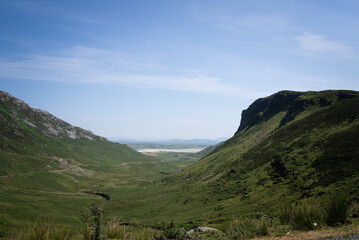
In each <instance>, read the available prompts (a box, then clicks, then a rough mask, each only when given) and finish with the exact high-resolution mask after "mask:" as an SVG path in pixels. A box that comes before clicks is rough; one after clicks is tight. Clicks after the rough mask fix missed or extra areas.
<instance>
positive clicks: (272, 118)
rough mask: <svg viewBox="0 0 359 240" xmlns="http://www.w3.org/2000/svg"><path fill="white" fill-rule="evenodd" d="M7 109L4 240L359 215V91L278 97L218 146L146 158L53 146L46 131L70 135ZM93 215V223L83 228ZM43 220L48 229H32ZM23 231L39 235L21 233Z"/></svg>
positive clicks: (1, 131) (93, 144)
mask: <svg viewBox="0 0 359 240" xmlns="http://www.w3.org/2000/svg"><path fill="white" fill-rule="evenodd" d="M14 101H15V100H13V99H12V101H2V102H1V106H0V113H1V115H0V118H1V128H0V136H1V141H0V148H1V150H0V163H1V165H2V168H1V170H0V184H1V194H0V210H1V214H0V233H2V234H3V235H7V236H11V234H12V230H13V229H17V228H18V227H23V229H25V230H24V231H23V232H20V233H19V235H17V236H22V237H23V239H31V238H25V236H30V235H33V234H35V233H34V231H35V230H31V229H43V230H36V231H40V232H41V231H42V232H43V233H44V234H45V235H46V234H47V233H46V232H47V231H48V230H46V229H50V228H54V229H55V228H56V229H57V230H56V231H52V232H54V233H51V234H55V233H56V232H57V233H58V234H59V235H61V236H62V237H63V238H60V239H91V236H92V237H93V236H95V235H96V236H99V237H103V238H106V237H107V238H110V239H148V238H150V239H155V238H157V239H160V236H165V235H166V236H167V238H172V239H181V238H183V237H185V235H184V232H185V231H188V230H189V229H195V228H196V227H198V226H212V227H215V228H218V229H219V230H220V231H219V232H212V233H193V235H191V236H193V237H194V236H196V237H197V239H242V238H252V237H255V236H264V235H268V234H270V235H273V234H274V235H276V234H279V235H281V234H286V233H287V232H290V231H293V230H305V231H306V230H316V229H319V228H323V227H338V226H341V225H345V224H349V223H350V221H354V222H355V221H357V220H355V218H357V217H358V216H359V210H358V209H359V207H358V206H359V204H358V200H359V187H358V186H359V148H358V146H359V141H358V136H359V93H358V92H354V91H322V92H305V93H302V92H290V91H282V92H279V93H277V94H274V95H272V96H269V97H266V98H262V99H259V100H257V101H255V102H254V103H253V104H252V105H250V106H249V108H248V109H247V110H245V111H243V113H242V120H241V124H240V127H239V128H238V131H237V132H236V134H235V135H234V136H233V137H232V138H231V139H229V140H227V141H226V142H224V143H222V144H219V145H217V146H216V147H211V148H208V149H205V150H203V152H202V153H201V152H200V153H198V154H194V155H191V154H189V155H187V154H179V153H175V154H173V153H163V154H159V155H157V156H154V157H151V156H145V155H142V154H139V153H137V152H135V151H134V150H132V149H130V148H128V147H127V146H124V145H121V144H116V143H111V142H109V141H107V140H105V139H103V138H100V137H98V136H95V135H93V134H91V133H89V132H86V131H85V130H82V129H80V128H76V129H75V130H76V131H75V132H76V134H77V136H78V138H77V139H72V138H71V137H69V136H72V135H67V133H66V131H63V132H61V131H60V133H59V134H58V135H57V136H54V135H53V134H51V131H52V130H51V128H49V126H48V125H46V123H48V122H50V123H52V126H59V129H67V130H69V131H70V130H71V131H73V129H72V128H70V127H69V126H68V125H66V123H64V122H61V121H58V120H56V119H54V118H50V119H49V120H46V119H44V117H43V116H42V115H41V114H40V115H38V114H37V113H36V112H33V111H32V110H31V109H30V108H26V107H22V105H20V106H19V105H18V104H15V103H13V102H14ZM24 119H25V120H24ZM45 120H46V121H45ZM26 122H30V123H31V124H28V123H26ZM31 125H34V126H35V127H33V126H31ZM49 129H50V130H51V131H50V130H49ZM49 131H50V132H49ZM86 136H87V137H86ZM89 137H91V138H92V139H89ZM202 157H203V158H202ZM200 158H202V159H200ZM198 159H200V160H199V161H197V160H198ZM87 193H92V194H87ZM96 194H97V195H99V196H96ZM106 196H107V197H109V198H108V199H107V198H106ZM9 199H11V202H10V201H9ZM109 199H110V201H107V200H109ZM93 204H95V205H93ZM90 206H97V207H98V209H101V214H100V215H101V217H99V218H97V217H98V216H99V215H96V214H97V213H96V212H95V213H91V214H89V215H87V216H90V217H89V218H88V221H87V222H86V221H84V222H81V221H80V218H79V215H80V214H81V212H83V211H84V209H89V208H90V209H91V207H90ZM102 210H103V213H102ZM50 216H53V220H51V221H53V222H54V224H53V225H51V224H48V223H46V222H45V223H44V224H39V223H40V222H36V220H37V219H38V218H39V217H40V218H43V217H45V218H49V217H50ZM96 219H97V220H96ZM173 219H174V220H173ZM349 220H350V221H349ZM51 221H50V222H51ZM28 222H30V223H34V222H36V224H37V225H34V226H32V227H30V228H29V229H30V230H26V224H27V223H28ZM98 222H100V223H98ZM40 225H41V226H45V227H39V226H40ZM50 225H51V226H50ZM70 225H71V226H72V227H71V229H73V230H71V231H67V230H65V229H70V228H69V226H70ZM84 225H86V226H87V228H86V229H87V230H86V231H85V232H83V233H81V232H82V230H81V229H83V226H84ZM49 226H50V227H49ZM97 226H98V229H100V230H99V231H97V230H96V229H97ZM183 228H184V229H183ZM31 231H32V232H31ZM97 232H98V234H97ZM80 233H81V234H80ZM21 234H23V235H21ZM26 234H27V235H26ZM36 234H38V233H36ZM48 234H50V233H48ZM17 236H14V237H13V238H11V239H20V238H17ZM86 236H87V237H86ZM38 239H56V236H55V235H54V237H49V238H38ZM93 239H95V238H93Z"/></svg>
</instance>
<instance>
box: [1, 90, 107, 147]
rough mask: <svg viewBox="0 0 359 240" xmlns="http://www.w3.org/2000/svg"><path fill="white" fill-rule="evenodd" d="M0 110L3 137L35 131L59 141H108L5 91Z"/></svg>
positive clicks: (2, 94)
mask: <svg viewBox="0 0 359 240" xmlns="http://www.w3.org/2000/svg"><path fill="white" fill-rule="evenodd" d="M0 108H1V109H0V110H1V111H0V117H1V119H2V122H1V125H2V128H1V130H0V134H1V135H2V136H3V137H9V136H11V135H13V134H16V135H21V134H26V132H27V133H28V134H29V133H30V131H35V132H38V133H40V134H42V135H45V136H49V137H54V138H57V139H66V138H70V139H89V140H95V139H96V140H100V141H106V139H105V138H103V137H99V136H96V135H95V134H93V133H92V132H91V131H88V130H85V129H82V128H79V127H74V126H72V125H70V124H69V123H67V122H65V121H63V120H61V119H59V118H57V117H55V116H53V115H52V114H50V113H49V112H47V111H43V110H41V109H34V108H31V107H30V106H29V105H28V104H27V103H25V102H23V101H21V100H20V99H17V98H15V97H13V96H11V95H10V94H8V93H6V92H3V91H0ZM10 122H11V123H10ZM8 123H9V124H8ZM29 130H30V131H29Z"/></svg>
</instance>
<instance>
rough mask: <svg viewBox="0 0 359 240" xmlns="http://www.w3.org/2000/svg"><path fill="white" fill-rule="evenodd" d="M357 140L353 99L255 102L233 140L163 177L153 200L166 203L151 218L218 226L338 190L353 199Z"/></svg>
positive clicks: (301, 95)
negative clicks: (161, 215) (225, 220)
mask: <svg viewBox="0 0 359 240" xmlns="http://www.w3.org/2000/svg"><path fill="white" fill-rule="evenodd" d="M358 136H359V92H356V91H344V90H329V91H321V92H294V91H281V92H278V93H276V94H273V95H271V96H269V97H265V98H260V99H258V100H256V101H255V102H253V103H252V104H251V105H250V106H249V107H248V109H246V110H244V111H243V112H242V119H241V123H240V125H239V127H238V130H237V131H236V133H235V135H234V136H233V137H232V138H230V139H229V140H227V141H225V142H224V143H222V144H220V145H219V146H218V147H217V148H215V149H214V150H213V151H212V152H211V153H210V154H209V155H207V156H205V157H204V158H203V159H201V160H199V161H198V162H196V163H194V164H193V165H191V166H189V167H187V168H185V169H184V170H183V171H181V172H179V173H178V174H176V175H174V176H172V177H168V178H167V180H166V181H165V182H164V183H163V188H164V189H167V190H166V191H164V192H162V193H161V194H157V193H156V196H153V199H152V200H153V201H155V202H157V203H162V202H164V203H165V204H157V208H156V209H152V211H153V212H155V213H156V212H157V211H159V212H166V214H167V215H168V216H173V217H174V218H176V219H182V220H183V221H184V220H190V219H193V214H195V215H196V216H197V217H198V218H201V219H208V218H211V219H217V218H220V219H221V218H225V217H233V215H236V214H254V215H255V214H264V213H275V212H278V211H279V210H280V209H281V208H283V206H285V205H286V204H287V203H289V202H290V201H293V200H298V199H303V198H310V197H318V196H321V195H325V194H328V193H330V192H335V191H339V190H340V191H344V192H346V193H347V194H348V196H350V198H351V199H355V198H359V189H358V186H359V147H358V146H359V138H358ZM164 199H166V201H164ZM180 203H182V204H180ZM149 204H150V203H149ZM152 217H155V216H152Z"/></svg>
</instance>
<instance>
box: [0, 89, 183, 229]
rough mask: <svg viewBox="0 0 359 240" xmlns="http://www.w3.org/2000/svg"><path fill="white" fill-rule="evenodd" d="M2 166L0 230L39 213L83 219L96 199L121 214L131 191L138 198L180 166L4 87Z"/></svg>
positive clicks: (0, 99)
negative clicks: (38, 105)
mask: <svg viewBox="0 0 359 240" xmlns="http://www.w3.org/2000/svg"><path fill="white" fill-rule="evenodd" d="M0 166H1V168H0V218H1V224H0V235H1V231H2V229H3V228H16V227H18V226H21V225H26V224H27V223H28V222H33V221H36V220H37V219H38V218H39V217H42V218H43V217H45V218H50V219H52V220H53V221H55V222H57V223H60V224H69V225H73V224H75V226H76V225H79V224H81V222H80V218H79V217H80V215H81V213H82V211H83V210H85V209H87V208H88V207H89V206H90V205H91V204H93V203H97V204H100V205H106V204H107V205H109V206H110V207H111V209H110V210H109V213H111V214H112V215H114V216H116V215H117V216H119V215H121V213H119V212H116V208H114V207H113V205H115V206H116V203H118V204H123V203H126V202H131V198H129V197H128V196H129V195H131V194H132V193H133V194H132V195H131V196H133V197H134V198H136V199H137V198H138V196H137V192H138V191H141V190H142V189H143V188H144V186H146V185H148V184H150V183H151V182H153V181H155V180H157V179H160V178H162V177H163V175H161V172H166V173H171V172H173V171H176V170H177V169H178V167H177V165H176V164H175V163H172V162H163V161H160V160H158V159H156V158H153V157H149V156H145V155H143V154H140V153H138V152H136V151H135V150H133V149H132V148H129V147H128V146H126V145H123V144H118V143H112V142H109V141H108V140H106V139H105V138H102V137H99V136H96V135H94V134H93V133H91V132H90V131H87V130H84V129H81V128H78V127H73V126H71V125H70V124H68V123H66V122H64V121H62V120H60V119H58V118H56V117H54V116H52V115H51V114H49V113H48V112H45V111H42V110H38V109H32V108H31V107H30V106H28V105H27V104H26V103H24V102H22V101H21V100H19V99H17V98H15V97H13V96H11V95H10V94H8V93H5V92H1V91H0ZM95 193H104V194H106V195H109V196H110V198H111V200H110V201H106V200H105V199H104V198H101V197H100V196H97V195H95ZM112 203H114V204H112ZM5 225H6V226H5ZM4 226H5V227H4Z"/></svg>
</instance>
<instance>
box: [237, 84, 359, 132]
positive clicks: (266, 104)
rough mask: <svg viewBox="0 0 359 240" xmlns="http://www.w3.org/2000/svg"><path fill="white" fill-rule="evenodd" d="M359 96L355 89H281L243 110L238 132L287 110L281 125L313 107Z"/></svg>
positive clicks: (321, 106)
mask: <svg viewBox="0 0 359 240" xmlns="http://www.w3.org/2000/svg"><path fill="white" fill-rule="evenodd" d="M355 97H358V93H357V92H355V91H345V90H343V91H322V92H320V93H318V92H294V91H280V92H278V93H276V94H273V95H271V96H269V97H266V98H260V99H258V100H256V101H254V102H253V103H252V104H251V105H250V106H249V107H248V108H247V109H246V110H243V111H242V117H241V123H240V126H239V128H238V130H237V132H236V134H237V133H238V132H240V131H242V130H244V129H249V128H251V127H252V126H254V125H256V124H259V123H260V122H263V121H267V120H268V119H270V118H271V117H273V116H275V115H276V114H278V113H280V112H286V114H285V116H284V117H283V118H282V120H281V122H280V126H283V125H285V124H286V123H289V122H290V121H292V120H293V119H294V118H295V117H296V116H297V115H298V114H299V113H301V112H303V111H305V110H306V109H308V108H311V107H320V108H324V107H327V106H330V105H331V104H333V103H334V102H336V101H340V100H343V99H350V98H355Z"/></svg>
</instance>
